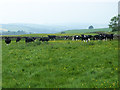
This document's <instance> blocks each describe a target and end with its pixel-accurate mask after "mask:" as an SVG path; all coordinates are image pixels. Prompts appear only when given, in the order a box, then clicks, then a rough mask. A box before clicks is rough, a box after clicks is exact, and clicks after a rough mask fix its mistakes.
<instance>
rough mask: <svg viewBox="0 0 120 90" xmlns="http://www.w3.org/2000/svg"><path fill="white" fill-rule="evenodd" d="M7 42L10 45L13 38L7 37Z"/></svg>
mask: <svg viewBox="0 0 120 90" xmlns="http://www.w3.org/2000/svg"><path fill="white" fill-rule="evenodd" d="M5 43H6V44H7V45H8V44H10V43H11V39H10V38H9V37H5Z"/></svg>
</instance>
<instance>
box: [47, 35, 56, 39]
mask: <svg viewBox="0 0 120 90" xmlns="http://www.w3.org/2000/svg"><path fill="white" fill-rule="evenodd" d="M48 37H49V39H50V40H55V39H56V36H55V35H48Z"/></svg>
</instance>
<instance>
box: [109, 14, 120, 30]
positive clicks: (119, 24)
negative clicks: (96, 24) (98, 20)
mask: <svg viewBox="0 0 120 90" xmlns="http://www.w3.org/2000/svg"><path fill="white" fill-rule="evenodd" d="M109 28H111V29H112V32H114V31H118V30H120V15H118V16H114V17H113V18H112V19H111V20H110V24H109Z"/></svg>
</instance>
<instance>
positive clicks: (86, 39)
mask: <svg viewBox="0 0 120 90" xmlns="http://www.w3.org/2000/svg"><path fill="white" fill-rule="evenodd" d="M81 38H82V41H84V42H85V41H86V42H88V36H87V35H84V34H82V35H81ZM89 38H90V36H89Z"/></svg>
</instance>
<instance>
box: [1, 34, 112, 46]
mask: <svg viewBox="0 0 120 90" xmlns="http://www.w3.org/2000/svg"><path fill="white" fill-rule="evenodd" d="M2 38H4V39H5V43H6V44H10V43H11V37H2ZM14 38H15V37H14ZM22 38H24V39H25V42H26V43H29V42H34V41H35V40H36V39H39V41H42V42H45V41H46V42H48V41H49V40H56V39H64V40H68V39H71V40H76V41H77V40H82V41H84V42H88V41H90V40H107V39H109V40H113V38H114V35H113V34H99V35H84V34H82V35H81V36H80V35H74V36H55V35H48V37H16V43H17V42H19V41H20V40H21V39H22Z"/></svg>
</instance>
